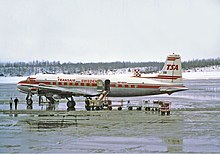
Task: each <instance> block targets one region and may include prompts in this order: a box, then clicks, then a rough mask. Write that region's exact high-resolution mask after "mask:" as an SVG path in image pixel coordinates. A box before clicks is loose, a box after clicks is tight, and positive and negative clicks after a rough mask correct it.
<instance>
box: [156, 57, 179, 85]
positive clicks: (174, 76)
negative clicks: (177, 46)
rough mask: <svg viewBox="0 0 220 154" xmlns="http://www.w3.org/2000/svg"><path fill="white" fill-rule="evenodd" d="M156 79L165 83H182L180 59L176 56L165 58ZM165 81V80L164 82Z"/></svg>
mask: <svg viewBox="0 0 220 154" xmlns="http://www.w3.org/2000/svg"><path fill="white" fill-rule="evenodd" d="M158 77H159V78H160V79H162V80H163V81H165V82H170V83H182V65H181V57H180V55H177V54H172V55H169V56H167V59H166V61H165V63H164V66H163V69H162V70H161V71H160V73H159V75H158ZM164 79H165V80H164Z"/></svg>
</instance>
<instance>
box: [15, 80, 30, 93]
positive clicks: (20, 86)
mask: <svg viewBox="0 0 220 154" xmlns="http://www.w3.org/2000/svg"><path fill="white" fill-rule="evenodd" d="M17 89H18V90H19V91H23V92H26V91H28V87H27V86H26V85H24V84H22V81H20V82H18V83H17Z"/></svg>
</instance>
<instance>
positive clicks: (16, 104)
mask: <svg viewBox="0 0 220 154" xmlns="http://www.w3.org/2000/svg"><path fill="white" fill-rule="evenodd" d="M14 102H15V110H17V106H18V102H19V100H18V98H17V97H16V98H15V100H14Z"/></svg>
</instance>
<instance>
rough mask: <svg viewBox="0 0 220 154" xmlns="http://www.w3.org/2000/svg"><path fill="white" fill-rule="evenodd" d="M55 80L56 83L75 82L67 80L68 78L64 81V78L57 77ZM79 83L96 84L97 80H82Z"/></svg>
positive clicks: (74, 80)
mask: <svg viewBox="0 0 220 154" xmlns="http://www.w3.org/2000/svg"><path fill="white" fill-rule="evenodd" d="M57 80H58V82H76V79H68V78H67V79H64V78H60V77H58V78H57ZM78 82H79V81H78ZM80 82H83V83H96V82H97V80H86V79H82V80H81V81H80Z"/></svg>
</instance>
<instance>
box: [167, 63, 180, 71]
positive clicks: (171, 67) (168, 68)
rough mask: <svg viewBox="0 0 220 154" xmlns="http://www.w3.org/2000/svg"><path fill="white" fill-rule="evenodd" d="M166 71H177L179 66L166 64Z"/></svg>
mask: <svg viewBox="0 0 220 154" xmlns="http://www.w3.org/2000/svg"><path fill="white" fill-rule="evenodd" d="M167 70H179V66H178V65H171V64H167Z"/></svg>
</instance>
